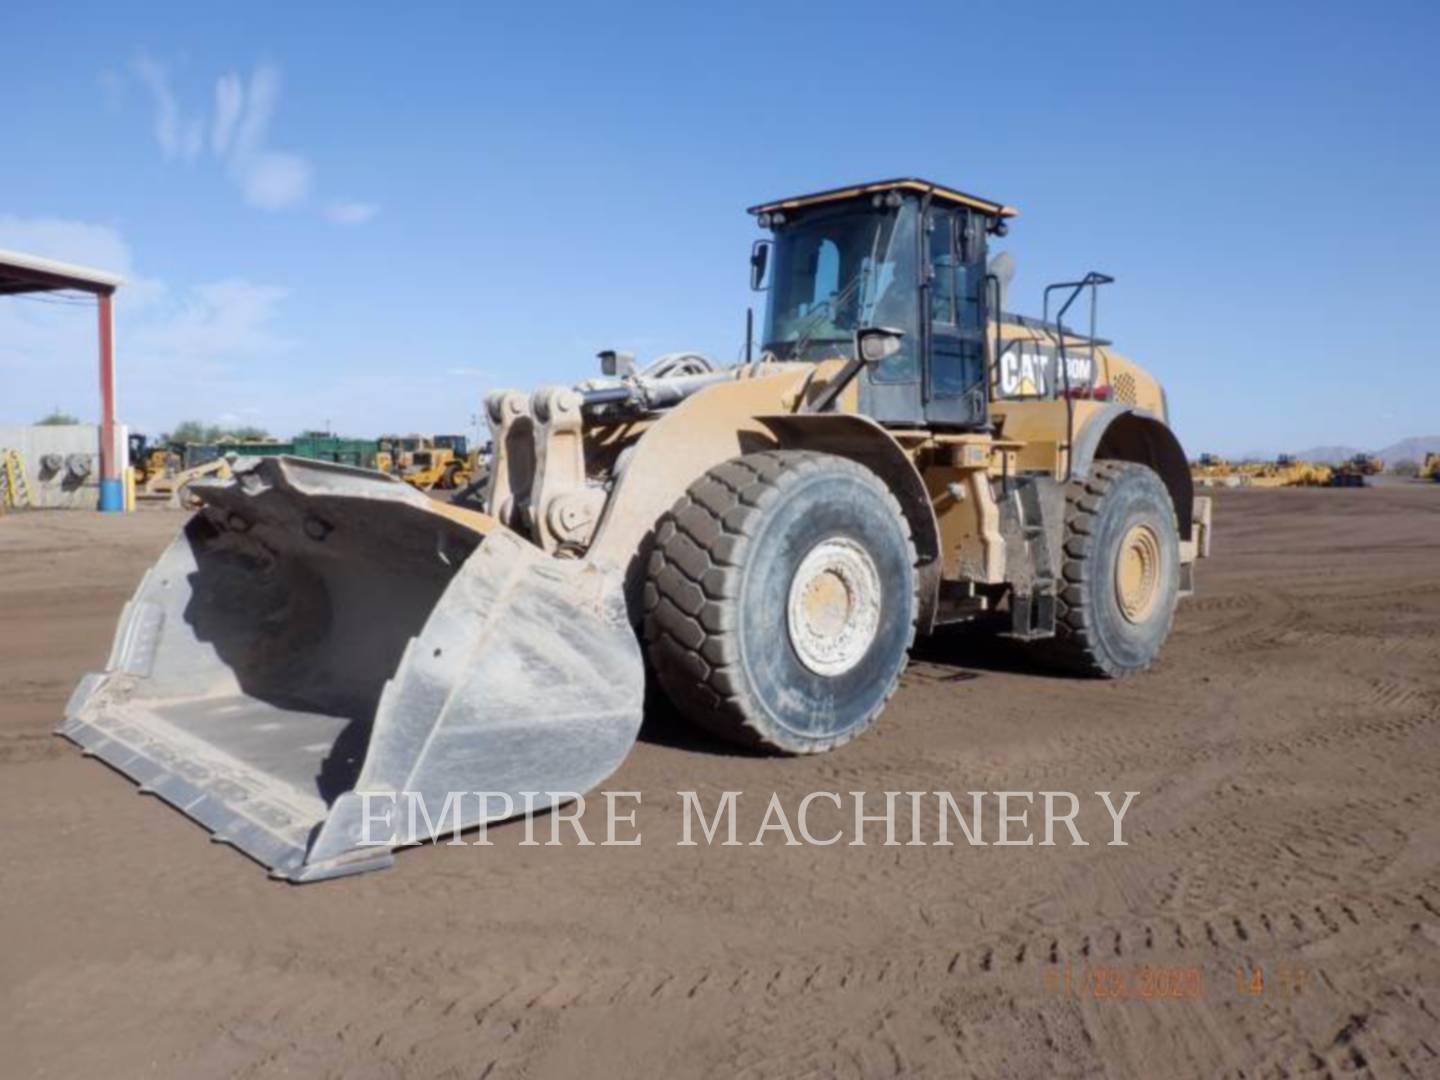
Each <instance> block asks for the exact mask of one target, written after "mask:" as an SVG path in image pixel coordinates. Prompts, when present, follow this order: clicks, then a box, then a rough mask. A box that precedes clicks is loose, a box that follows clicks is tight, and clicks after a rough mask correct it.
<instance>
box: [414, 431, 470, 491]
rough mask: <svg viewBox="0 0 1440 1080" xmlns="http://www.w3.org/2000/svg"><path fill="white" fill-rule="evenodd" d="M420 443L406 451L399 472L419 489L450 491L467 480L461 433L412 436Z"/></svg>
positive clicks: (468, 470) (467, 468)
mask: <svg viewBox="0 0 1440 1080" xmlns="http://www.w3.org/2000/svg"><path fill="white" fill-rule="evenodd" d="M415 438H416V439H417V441H418V442H419V443H420V445H419V446H418V447H417V448H416V449H414V450H411V451H409V454H408V458H406V459H405V460H404V461H403V463H402V465H401V466H400V469H399V476H400V478H401V479H402V480H404V481H405V482H406V483H407V484H409V485H410V486H411V487H414V488H417V489H418V490H420V491H430V490H432V489H439V490H441V491H454V490H456V489H457V488H462V487H464V486H465V485H466V484H467V483H469V481H470V458H469V453H468V449H467V440H466V438H465V436H464V435H434V436H416V437H415Z"/></svg>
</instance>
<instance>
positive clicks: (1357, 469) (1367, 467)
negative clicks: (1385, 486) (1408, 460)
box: [1330, 454, 1385, 487]
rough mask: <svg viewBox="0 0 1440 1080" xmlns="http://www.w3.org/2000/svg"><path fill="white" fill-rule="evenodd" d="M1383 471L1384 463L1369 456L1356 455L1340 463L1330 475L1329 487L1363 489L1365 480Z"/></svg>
mask: <svg viewBox="0 0 1440 1080" xmlns="http://www.w3.org/2000/svg"><path fill="white" fill-rule="evenodd" d="M1384 471H1385V463H1384V462H1383V461H1381V460H1380V459H1379V458H1377V457H1373V456H1371V455H1370V454H1356V455H1355V456H1354V457H1352V458H1351V459H1350V460H1349V461H1342V462H1341V463H1340V464H1339V465H1337V466H1335V468H1334V469H1333V470H1332V471H1331V473H1330V486H1331V487H1364V486H1365V483H1366V478H1367V477H1371V476H1378V475H1379V474H1380V473H1382V472H1384Z"/></svg>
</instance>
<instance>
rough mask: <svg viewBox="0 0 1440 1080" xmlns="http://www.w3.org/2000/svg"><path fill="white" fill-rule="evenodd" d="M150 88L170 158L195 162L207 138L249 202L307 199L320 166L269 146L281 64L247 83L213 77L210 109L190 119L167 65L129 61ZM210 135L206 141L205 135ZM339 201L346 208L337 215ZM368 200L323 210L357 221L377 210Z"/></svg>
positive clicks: (159, 137) (275, 204) (271, 206)
mask: <svg viewBox="0 0 1440 1080" xmlns="http://www.w3.org/2000/svg"><path fill="white" fill-rule="evenodd" d="M132 70H133V71H134V73H135V75H136V77H137V78H138V79H139V80H140V81H141V82H142V83H143V84H144V85H145V86H146V88H147V89H148V90H149V91H150V97H151V100H152V102H153V105H154V111H155V118H154V123H155V141H156V142H157V143H158V144H159V146H160V152H161V154H162V155H163V156H164V157H165V159H166V160H167V161H169V160H182V161H194V160H195V159H196V158H197V157H199V156H200V154H201V152H202V151H203V149H204V147H205V145H206V143H207V141H208V143H209V147H210V153H211V155H212V156H213V157H214V158H215V159H216V161H217V162H219V163H220V164H221V165H222V166H223V168H224V170H225V175H226V176H228V177H229V178H230V180H231V182H232V183H233V184H234V185H235V186H236V188H237V189H238V190H239V192H240V194H241V196H242V197H243V198H244V200H245V201H246V202H247V203H248V204H249V205H251V206H254V207H257V208H258V209H261V210H270V211H276V210H289V209H292V208H295V207H298V206H301V205H303V204H304V203H305V202H306V200H307V199H308V198H309V196H310V191H311V188H312V187H313V186H314V179H315V167H314V165H313V164H312V163H311V162H310V160H309V158H307V157H306V156H305V155H303V154H300V153H297V152H295V151H292V150H277V149H274V148H273V147H272V146H271V145H270V127H271V124H272V122H273V121H274V118H275V114H276V112H277V110H278V109H279V107H280V90H281V79H280V70H279V68H277V67H275V66H274V65H273V64H261V65H259V66H258V67H257V68H256V69H255V70H254V72H252V73H251V75H250V78H249V80H248V82H247V81H246V80H245V79H243V78H242V77H241V76H240V75H239V74H238V73H236V72H233V71H231V72H227V73H225V74H224V75H221V76H220V77H219V78H218V79H216V80H215V92H214V105H213V107H212V111H211V113H210V115H208V116H207V115H206V114H205V113H204V112H203V110H202V112H201V114H200V115H199V116H198V117H193V118H191V117H188V116H187V115H186V113H185V110H184V107H183V105H182V104H181V102H180V99H179V98H178V97H177V96H176V94H175V92H174V90H173V89H172V87H171V85H170V74H169V72H168V70H167V69H166V68H165V66H164V65H163V64H161V63H159V62H158V61H156V60H155V59H153V58H152V57H149V56H141V57H139V58H138V59H137V60H136V61H135V62H134V64H133V65H132ZM207 133H208V140H207ZM336 207H343V208H344V209H343V210H341V211H340V217H338V218H337V217H336V216H335V212H336ZM375 209H376V208H374V207H371V206H370V205H369V204H366V203H358V202H351V203H339V204H330V205H329V206H327V207H325V208H324V213H325V214H326V216H327V217H330V218H331V220H334V221H339V222H340V223H341V224H349V225H358V224H362V223H363V222H365V221H368V220H369V219H370V218H371V217H373V216H374V214H375Z"/></svg>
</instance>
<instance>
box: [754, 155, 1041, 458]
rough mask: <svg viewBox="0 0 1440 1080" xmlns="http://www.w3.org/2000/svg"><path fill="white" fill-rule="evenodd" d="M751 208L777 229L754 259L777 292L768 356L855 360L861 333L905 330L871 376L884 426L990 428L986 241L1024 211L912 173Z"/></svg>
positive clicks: (867, 404) (871, 412) (872, 402)
mask: <svg viewBox="0 0 1440 1080" xmlns="http://www.w3.org/2000/svg"><path fill="white" fill-rule="evenodd" d="M750 213H752V214H754V215H755V216H756V220H757V221H758V222H759V224H760V227H761V228H764V229H769V230H770V231H771V239H769V240H760V241H757V242H756V245H755V249H754V251H753V253H752V256H751V269H752V284H754V285H755V287H756V288H757V289H758V288H762V287H763V288H765V290H766V291H767V292H768V294H769V302H768V304H767V310H766V316H765V323H764V330H763V334H762V339H761V340H762V344H763V347H764V351H765V352H768V353H770V354H772V355H774V356H775V357H776V358H778V359H781V360H817V361H818V360H827V359H831V358H834V357H844V358H846V359H854V353H855V341H856V333H857V332H858V331H860V330H862V329H866V328H871V327H885V328H889V329H893V330H897V331H900V333H901V334H902V335H903V336H902V337H901V338H900V340H899V343H898V348H896V349H895V350H894V352H893V353H892V354H891V355H889V356H887V357H886V358H885V359H883V360H880V361H879V362H878V363H871V364H866V365H865V367H864V368H863V369H862V370H861V372H860V374H859V380H860V383H859V389H860V411H861V412H863V413H864V414H866V415H867V416H870V417H872V418H873V419H875V420H878V421H879V422H881V423H884V424H894V425H927V426H932V427H948V428H956V429H965V430H973V429H976V428H982V427H985V426H986V425H987V424H988V422H989V416H988V400H987V399H988V394H987V392H986V384H987V376H986V334H985V327H986V324H987V321H988V320H989V318H990V313H989V311H988V306H989V300H988V296H987V294H988V293H989V291H990V290H988V289H987V288H986V237H987V235H988V234H990V233H996V234H999V235H1003V234H1004V231H1005V219H1006V218H1009V217H1013V216H1014V214H1015V211H1014V210H1013V209H1012V208H1010V207H1008V206H1004V205H1002V204H1000V203H997V202H992V201H990V200H988V199H981V198H977V197H976V196H973V195H966V194H964V193H963V192H959V191H955V190H953V189H951V188H945V187H941V186H940V185H938V184H932V183H930V182H928V181H925V180H914V179H903V180H886V181H881V182H879V183H874V184H863V185H859V186H856V187H848V188H839V189H836V190H833V191H822V192H819V193H817V194H814V195H802V196H799V197H796V198H792V199H782V200H780V201H777V202H771V203H765V204H763V205H760V206H755V207H751V209H750ZM767 269H768V270H769V273H768V275H767V273H766V271H767Z"/></svg>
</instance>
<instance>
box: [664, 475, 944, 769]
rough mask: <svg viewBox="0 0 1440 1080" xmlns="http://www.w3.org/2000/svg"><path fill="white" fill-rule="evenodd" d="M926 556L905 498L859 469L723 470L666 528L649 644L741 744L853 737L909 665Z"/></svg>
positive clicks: (699, 708) (715, 729) (691, 708)
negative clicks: (918, 555) (919, 570)
mask: <svg viewBox="0 0 1440 1080" xmlns="http://www.w3.org/2000/svg"><path fill="white" fill-rule="evenodd" d="M915 561H916V559H915V548H914V544H913V542H912V541H911V537H910V529H909V525H908V523H907V522H906V520H905V516H904V514H903V512H902V511H901V509H900V505H899V503H898V502H897V501H896V500H895V497H894V496H893V495H892V494H891V493H890V491H889V489H888V488H887V487H886V486H885V484H884V483H883V482H881V480H880V479H879V478H878V477H877V476H876V475H875V474H874V473H872V472H870V471H869V470H868V469H866V468H864V467H863V466H861V465H858V464H856V463H855V462H853V461H849V460H847V459H845V458H840V457H836V456H834V455H830V454H820V453H811V452H804V451H793V450H775V451H768V452H765V453H760V454H748V455H746V456H744V457H741V458H736V459H735V460H733V461H729V462H726V463H725V464H723V465H719V466H717V467H716V468H714V469H711V470H710V471H709V472H708V473H706V474H705V476H703V477H702V478H701V479H700V480H698V481H696V482H695V483H694V484H693V485H691V487H690V489H689V491H688V492H687V493H686V494H685V496H684V497H683V498H682V499H681V500H680V501H679V502H678V503H676V504H675V507H674V508H673V509H672V510H671V511H670V512H669V513H668V514H666V515H665V516H664V517H663V518H662V519H661V521H660V525H659V527H658V528H657V530H656V534H655V547H654V550H653V552H652V554H651V556H650V562H649V565H648V567H647V580H646V586H645V611H646V615H645V640H646V646H647V650H648V653H649V656H650V660H651V664H652V666H653V667H654V670H655V673H656V675H657V677H658V678H659V681H660V685H661V686H662V687H663V688H664V689H665V691H666V693H667V694H668V695H669V697H670V698H671V700H672V701H673V702H674V703H675V705H676V706H677V707H678V708H679V710H680V711H681V712H682V713H684V714H685V715H686V716H687V717H688V718H689V719H691V720H693V721H694V722H695V723H697V724H698V725H700V726H701V727H703V728H705V729H706V730H708V731H710V732H712V733H713V734H716V735H719V736H721V737H722V738H725V739H727V740H730V741H733V742H738V743H742V744H748V745H752V746H761V747H765V748H768V749H771V750H778V751H782V752H786V753H797V754H810V753H819V752H822V751H825V750H832V749H834V748H835V747H837V746H840V745H842V744H844V743H846V742H849V741H850V740H851V739H853V738H854V737H855V736H857V735H859V734H860V733H861V732H862V731H864V730H865V728H866V727H868V726H869V725H870V723H871V722H872V721H873V720H874V719H875V717H876V716H878V715H879V714H880V712H881V710H882V709H884V707H885V703H886V701H888V700H889V698H890V695H891V694H893V693H894V691H895V687H896V684H897V683H898V681H899V678H900V673H901V671H903V670H904V667H905V663H906V658H907V653H908V651H909V648H910V645H911V642H912V641H913V640H914V634H915V615H916V610H917V603H916V595H915V594H916V574H915Z"/></svg>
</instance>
